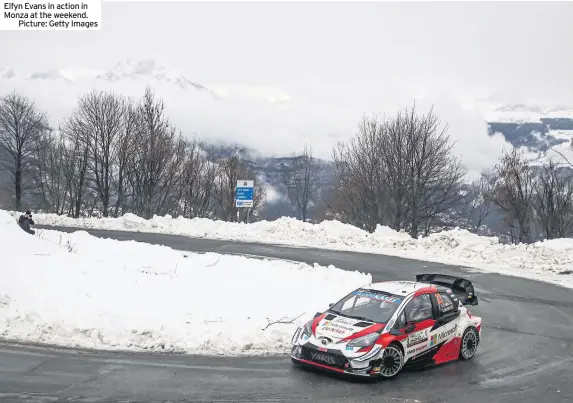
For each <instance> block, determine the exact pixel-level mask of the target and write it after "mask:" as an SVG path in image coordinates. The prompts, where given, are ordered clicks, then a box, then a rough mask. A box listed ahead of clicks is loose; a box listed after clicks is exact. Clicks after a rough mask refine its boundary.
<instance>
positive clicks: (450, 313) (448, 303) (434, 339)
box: [429, 290, 460, 347]
mask: <svg viewBox="0 0 573 403" xmlns="http://www.w3.org/2000/svg"><path fill="white" fill-rule="evenodd" d="M448 291H449V290H447V291H446V290H444V291H438V292H436V293H434V294H432V296H431V297H432V300H433V301H434V305H435V307H436V309H435V317H436V320H435V322H434V325H433V326H432V329H431V332H430V343H429V347H434V346H439V345H443V344H445V343H447V342H449V341H451V340H452V339H454V338H455V337H456V333H457V332H456V331H457V327H458V321H457V319H458V318H459V317H460V310H459V300H458V299H457V298H456V297H455V296H454V295H453V293H451V291H450V292H448Z"/></svg>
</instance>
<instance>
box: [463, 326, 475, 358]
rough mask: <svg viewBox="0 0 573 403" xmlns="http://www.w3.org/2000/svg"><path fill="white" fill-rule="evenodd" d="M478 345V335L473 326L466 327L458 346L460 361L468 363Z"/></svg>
mask: <svg viewBox="0 0 573 403" xmlns="http://www.w3.org/2000/svg"><path fill="white" fill-rule="evenodd" d="M478 344H479V334H478V332H477V330H476V329H475V327H473V326H470V327H468V328H467V329H466V330H465V331H464V334H463V335H462V341H461V344H460V359H461V360H464V361H468V360H471V359H472V358H474V355H475V354H476V351H477V346H478Z"/></svg>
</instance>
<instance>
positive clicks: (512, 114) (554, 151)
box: [486, 105, 573, 165]
mask: <svg viewBox="0 0 573 403" xmlns="http://www.w3.org/2000/svg"><path fill="white" fill-rule="evenodd" d="M486 118H487V121H488V126H489V133H488V134H489V135H490V136H493V135H495V134H496V133H501V134H502V135H503V137H504V138H505V140H506V141H507V142H509V143H510V144H511V145H513V146H514V147H517V148H520V149H523V150H525V152H526V155H527V157H528V158H529V159H530V160H531V163H532V164H534V165H539V164H544V163H546V162H547V161H548V160H549V159H550V158H558V159H559V158H561V159H562V155H564V156H565V157H566V158H567V159H569V160H570V161H572V162H573V152H572V150H571V142H572V140H573V107H566V106H560V107H553V108H542V107H539V106H537V105H504V106H500V107H497V108H495V109H493V110H492V111H491V112H489V113H487V114H486ZM561 154H562V155H561Z"/></svg>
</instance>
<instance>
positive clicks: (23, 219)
mask: <svg viewBox="0 0 573 403" xmlns="http://www.w3.org/2000/svg"><path fill="white" fill-rule="evenodd" d="M18 224H19V225H20V228H22V229H23V230H24V231H26V232H27V233H28V234H32V235H34V234H35V233H36V231H34V230H33V229H31V228H30V225H34V220H32V213H31V212H30V211H26V214H24V215H21V216H20V219H19V220H18Z"/></svg>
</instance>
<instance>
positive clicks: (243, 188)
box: [235, 180, 255, 222]
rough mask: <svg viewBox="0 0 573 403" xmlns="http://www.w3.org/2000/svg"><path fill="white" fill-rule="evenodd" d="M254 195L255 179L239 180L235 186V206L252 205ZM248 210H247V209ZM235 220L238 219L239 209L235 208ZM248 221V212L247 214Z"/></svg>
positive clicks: (248, 206) (245, 206) (244, 206)
mask: <svg viewBox="0 0 573 403" xmlns="http://www.w3.org/2000/svg"><path fill="white" fill-rule="evenodd" d="M254 195H255V181H252V180H239V181H237V187H236V188H235V207H237V209H240V208H247V209H248V208H250V207H253V200H254ZM247 212H248V210H247ZM237 221H239V210H237ZM247 222H248V214H247Z"/></svg>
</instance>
